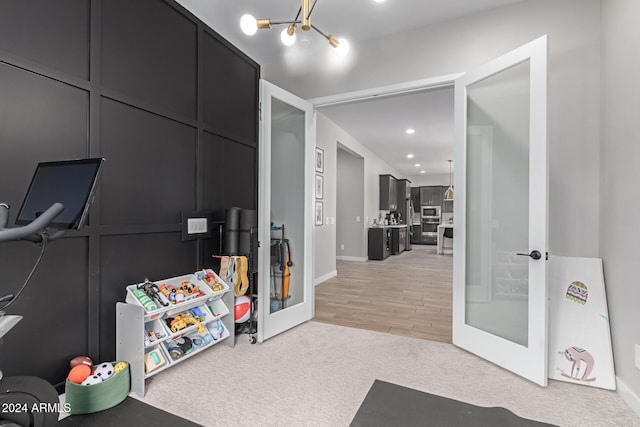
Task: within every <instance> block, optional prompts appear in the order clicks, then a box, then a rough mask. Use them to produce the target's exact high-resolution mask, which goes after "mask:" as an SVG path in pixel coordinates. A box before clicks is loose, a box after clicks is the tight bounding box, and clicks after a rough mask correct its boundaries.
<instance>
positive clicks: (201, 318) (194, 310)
mask: <svg viewBox="0 0 640 427" xmlns="http://www.w3.org/2000/svg"><path fill="white" fill-rule="evenodd" d="M189 312H190V313H191V314H192V315H193V317H195V318H196V320H197V321H199V322H204V320H205V319H206V318H207V315H206V314H205V313H204V312H203V311H202V310H200V307H193V308H191V309H189Z"/></svg>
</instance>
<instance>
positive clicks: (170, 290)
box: [159, 283, 176, 304]
mask: <svg viewBox="0 0 640 427" xmlns="http://www.w3.org/2000/svg"><path fill="white" fill-rule="evenodd" d="M159 289H160V292H162V295H164V296H165V298H167V300H169V302H171V303H173V304H175V303H176V299H175V292H176V288H174V287H173V286H172V285H167V284H166V283H163V284H162V285H160V288H159Z"/></svg>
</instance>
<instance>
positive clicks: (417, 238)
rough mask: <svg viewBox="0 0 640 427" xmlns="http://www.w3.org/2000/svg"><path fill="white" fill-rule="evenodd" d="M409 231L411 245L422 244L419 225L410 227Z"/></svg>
mask: <svg viewBox="0 0 640 427" xmlns="http://www.w3.org/2000/svg"><path fill="white" fill-rule="evenodd" d="M411 229H412V233H411V243H415V244H420V243H422V228H421V227H420V224H418V225H414V226H412V227H411Z"/></svg>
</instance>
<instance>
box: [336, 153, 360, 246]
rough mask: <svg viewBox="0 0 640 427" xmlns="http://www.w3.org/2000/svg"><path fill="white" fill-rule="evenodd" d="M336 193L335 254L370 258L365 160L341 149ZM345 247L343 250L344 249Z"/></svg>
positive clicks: (338, 160)
mask: <svg viewBox="0 0 640 427" xmlns="http://www.w3.org/2000/svg"><path fill="white" fill-rule="evenodd" d="M337 182H338V185H337V191H336V254H337V256H338V257H356V258H363V257H366V256H367V253H366V250H365V246H364V242H365V238H364V232H363V231H364V230H363V228H362V223H363V221H364V159H363V158H362V157H357V156H354V155H353V154H351V153H349V152H347V151H345V150H344V149H342V148H340V146H338V158H337ZM342 245H344V249H342V247H343V246H342Z"/></svg>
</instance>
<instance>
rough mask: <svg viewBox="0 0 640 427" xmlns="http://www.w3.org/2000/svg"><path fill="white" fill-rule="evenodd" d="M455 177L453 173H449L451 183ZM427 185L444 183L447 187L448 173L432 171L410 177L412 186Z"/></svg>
mask: <svg viewBox="0 0 640 427" xmlns="http://www.w3.org/2000/svg"><path fill="white" fill-rule="evenodd" d="M454 179H455V174H454V173H452V174H451V183H453V180H454ZM429 185H444V186H446V187H447V188H448V187H449V174H448V173H447V174H443V173H434V174H424V175H421V176H420V177H418V178H416V177H415V176H414V177H413V178H411V186H412V187H427V186H429Z"/></svg>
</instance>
